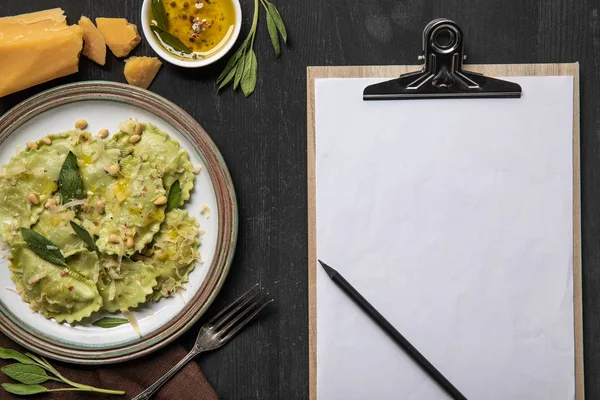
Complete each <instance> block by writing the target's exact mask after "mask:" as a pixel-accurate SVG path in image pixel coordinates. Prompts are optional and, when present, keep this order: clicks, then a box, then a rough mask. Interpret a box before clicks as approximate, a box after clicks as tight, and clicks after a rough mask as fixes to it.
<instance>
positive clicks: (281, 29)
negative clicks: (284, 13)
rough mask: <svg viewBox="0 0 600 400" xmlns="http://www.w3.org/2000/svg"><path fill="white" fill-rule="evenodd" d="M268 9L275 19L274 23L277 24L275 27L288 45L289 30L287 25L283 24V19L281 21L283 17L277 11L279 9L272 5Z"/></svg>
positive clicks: (269, 4)
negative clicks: (286, 27)
mask: <svg viewBox="0 0 600 400" xmlns="http://www.w3.org/2000/svg"><path fill="white" fill-rule="evenodd" d="M268 7H269V9H268V11H269V14H271V16H272V17H273V21H274V22H275V26H276V27H277V30H278V31H279V34H280V35H281V38H282V39H283V41H284V42H285V43H287V30H286V29H285V24H284V23H283V19H281V15H279V11H277V7H275V5H273V4H272V3H268Z"/></svg>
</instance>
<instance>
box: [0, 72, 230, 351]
mask: <svg viewBox="0 0 600 400" xmlns="http://www.w3.org/2000/svg"><path fill="white" fill-rule="evenodd" d="M86 85H92V86H93V87H92V88H89V89H94V88H95V89H96V90H100V91H104V92H108V93H109V94H108V95H107V96H102V95H97V96H94V95H93V93H94V90H91V93H92V95H82V93H83V92H85V88H86ZM74 91H75V93H73V92H74ZM69 92H70V93H71V96H72V100H73V101H70V102H66V103H65V102H64V96H61V93H69ZM48 93H49V94H48ZM111 93H112V94H111ZM127 93H134V95H135V96H142V97H146V98H147V99H154V100H159V101H160V102H162V104H159V105H158V107H165V106H167V107H168V108H170V109H171V111H172V112H174V113H175V115H176V116H179V117H182V118H178V119H177V122H176V123H174V121H173V120H172V118H171V117H172V114H169V113H165V112H164V110H161V109H155V108H153V107H154V106H157V105H156V104H154V103H153V102H149V106H147V107H146V106H145V108H146V109H144V108H141V107H140V106H139V104H136V103H137V102H136V101H134V99H130V98H127ZM123 95H125V97H119V98H115V97H114V96H123ZM40 96H42V97H44V96H45V97H46V101H43V102H40V103H39V104H38V105H37V107H38V108H37V110H38V111H39V113H37V115H28V114H27V112H26V111H27V107H23V106H22V105H19V106H17V107H15V109H13V110H11V111H9V113H7V115H5V116H3V117H2V119H0V132H1V131H2V129H1V128H2V127H3V122H4V123H5V124H4V125H6V122H7V120H8V119H14V117H11V115H10V114H11V113H13V114H17V118H19V116H20V118H21V122H22V121H25V122H24V123H23V122H22V123H21V124H19V126H18V127H16V128H14V126H15V125H14V123H13V125H12V126H13V129H9V130H10V132H9V133H8V134H6V132H3V133H2V134H1V137H2V138H3V141H2V142H0V164H1V165H4V164H6V163H7V162H8V161H9V160H10V158H11V157H13V156H14V155H15V154H16V149H23V148H24V147H25V144H26V143H27V142H28V141H35V140H38V139H39V138H41V137H43V136H45V135H47V134H51V133H60V132H64V131H68V130H71V129H73V127H74V123H75V121H76V120H78V119H85V120H87V121H88V127H87V128H86V130H89V131H90V132H92V133H93V134H95V133H96V132H97V131H98V130H99V129H101V128H107V129H108V130H109V131H110V132H111V134H112V133H115V132H118V125H119V123H121V122H123V121H125V120H127V119H128V118H135V119H137V120H138V121H140V122H149V123H152V124H154V125H156V126H157V127H158V128H159V129H160V130H162V131H164V132H167V133H168V134H169V135H170V136H171V137H173V138H174V139H176V140H177V141H178V142H179V143H180V144H181V146H182V147H183V148H184V149H185V150H186V151H187V152H188V154H189V158H190V161H191V162H192V164H193V165H197V164H199V165H202V170H201V172H200V173H199V174H198V175H197V176H196V181H195V187H194V190H193V192H192V195H191V199H190V201H188V202H187V203H186V204H185V206H184V208H185V209H186V210H187V211H188V212H189V213H190V215H193V216H194V217H195V218H196V219H197V220H198V221H199V222H200V227H201V229H203V230H204V231H205V232H206V233H205V235H204V236H203V238H202V244H201V246H200V251H201V257H202V262H201V263H198V264H197V265H196V268H195V269H194V271H193V272H192V273H191V274H190V281H189V283H187V284H186V285H185V290H182V291H180V292H179V293H178V295H175V297H171V298H168V299H162V300H160V301H159V302H152V301H150V302H148V303H147V304H145V305H144V306H142V307H141V308H139V309H137V310H135V311H134V313H133V314H134V315H135V318H136V320H137V322H138V324H139V328H140V331H141V334H142V336H141V337H140V336H139V335H138V334H137V333H136V332H135V331H134V329H133V328H132V326H131V325H129V324H127V325H121V326H119V327H116V328H111V329H104V328H99V327H95V326H93V325H91V322H93V321H95V320H97V319H99V318H101V317H103V316H106V315H109V314H102V313H97V314H94V315H93V316H92V317H91V318H89V319H88V320H87V321H86V323H85V324H74V325H69V324H66V323H63V324H59V323H57V322H56V321H54V320H48V319H46V318H44V317H43V316H42V315H41V314H39V313H35V312H33V311H31V310H30V309H29V305H28V304H27V303H25V302H23V301H22V300H21V298H20V296H19V295H18V294H17V293H16V292H15V291H14V283H13V282H12V281H11V279H10V272H9V270H8V265H9V262H8V260H2V261H0V282H2V283H0V285H1V286H0V311H2V312H3V314H4V316H7V317H8V319H6V318H4V319H1V318H0V327H1V325H2V324H3V323H5V324H7V323H8V324H11V323H12V324H11V325H16V328H18V329H17V332H16V337H15V336H14V335H11V336H12V337H13V339H15V340H17V341H19V342H20V343H21V344H23V345H25V346H26V347H29V348H31V349H32V350H35V351H38V352H42V353H44V352H45V354H46V355H47V356H49V357H54V358H60V359H64V360H66V361H75V362H79V361H82V362H93V361H94V360H96V361H98V360H99V359H100V360H103V361H105V362H111V361H120V360H121V359H128V358H131V357H134V356H136V355H139V354H140V353H146V352H147V350H148V349H156V348H158V347H161V346H162V345H164V344H166V343H165V342H168V341H170V340H173V339H174V338H175V337H176V336H178V335H179V334H181V333H182V332H183V331H184V330H185V329H187V328H188V327H189V326H190V325H191V324H190V323H189V322H192V323H193V321H195V320H196V319H197V318H198V317H199V314H201V313H202V312H203V311H204V310H205V309H206V307H208V305H209V304H210V302H211V301H212V299H213V298H214V296H215V295H216V292H217V291H218V290H219V288H220V286H221V284H222V280H223V279H224V277H225V275H226V272H227V270H228V268H229V264H230V261H231V256H232V255H233V247H234V245H235V236H236V232H237V229H236V228H237V215H236V212H235V196H234V195H233V187H232V185H231V181H230V178H229V175H228V173H227V170H226V169H225V166H224V164H223V162H222V160H218V161H219V162H218V164H219V165H215V162H214V158H211V157H210V156H209V157H207V154H205V153H206V152H204V153H203V149H201V148H199V147H200V146H202V143H200V146H199V142H198V139H208V136H207V135H206V134H205V132H204V131H203V130H202V128H201V127H200V126H199V125H198V124H197V123H196V125H197V126H196V127H195V129H196V131H195V132H190V129H189V127H183V129H182V126H181V125H180V121H181V119H185V120H190V119H191V117H190V116H189V115H187V114H185V113H184V112H183V110H181V109H179V108H178V107H176V106H174V105H173V104H171V103H170V102H168V101H167V100H165V99H162V98H159V97H158V96H157V95H155V94H151V93H150V92H147V91H142V90H139V89H137V88H132V87H130V86H125V85H120V84H113V83H102V82H94V83H80V84H74V85H67V86H66V87H63V88H58V89H52V90H51V91H49V92H46V93H44V94H42V95H40ZM48 96H50V98H51V99H54V101H55V102H56V105H54V106H52V107H50V108H48V109H46V110H40V109H39V108H40V107H41V108H47V107H46V106H45V105H46V104H48V101H49V100H48V99H49V97H48ZM32 100H34V99H31V100H28V102H31V101H32ZM60 103H64V104H60ZM182 113H183V114H185V115H183V114H182ZM183 117H184V118H183ZM192 121H193V120H192ZM9 122H11V121H9ZM186 122H189V121H186ZM11 123H12V122H11ZM198 128H200V130H199V131H198V130H197V129H198ZM199 133H200V134H202V133H204V135H205V136H206V137H204V138H197V137H196V136H197V135H198V134H199ZM0 140H1V139H0ZM208 140H209V142H208V144H209V145H211V146H212V147H213V148H212V149H210V150H211V151H213V152H214V151H216V152H217V153H216V154H217V158H219V157H220V155H219V154H218V151H217V150H216V147H214V144H212V142H211V141H210V139H208ZM215 169H217V170H218V171H215ZM214 172H220V174H216V175H215V173H214ZM223 173H224V174H223ZM211 175H212V176H211ZM224 177H225V182H223V178H224ZM215 179H216V180H218V181H219V185H215V182H213V180H215ZM216 186H218V187H216ZM223 187H225V188H228V189H229V190H230V191H229V193H228V194H225V196H223V193H222V189H223ZM204 205H207V206H208V209H209V210H210V213H206V212H204V213H203V212H202V211H201V209H202V207H203V206H204ZM232 211H233V214H231V213H232ZM222 213H224V214H229V215H228V217H229V218H223V216H224V215H221V214H222ZM224 220H229V222H228V223H229V228H232V229H231V232H230V233H229V234H227V235H226V236H228V237H226V238H224V237H223V235H222V233H223V232H220V229H221V228H223V227H224V225H223V222H224ZM232 220H233V221H232ZM220 222H221V223H220ZM225 229H226V230H228V229H227V227H226V226H225ZM220 234H221V236H220ZM219 239H221V240H219ZM223 239H225V240H223ZM223 246H226V247H227V249H223ZM218 247H220V248H218ZM223 252H225V253H227V254H226V255H227V256H226V257H225V259H223V257H222V255H223ZM219 254H220V255H221V257H216V255H219ZM217 258H219V259H218V260H217ZM223 262H224V263H223ZM211 269H212V270H213V272H214V270H215V269H219V270H220V271H219V272H220V273H219V274H218V275H219V276H220V279H218V280H217V281H214V280H213V281H214V282H212V284H211V282H208V281H207V276H208V275H209V271H211ZM203 290H204V291H208V292H210V293H208V295H206V293H205V295H204V296H202V295H201V294H202V293H201V292H202V291H203ZM199 301H200V302H202V303H203V304H190V303H197V302H199ZM190 307H192V308H193V309H195V310H197V312H196V313H195V314H192V315H189V314H190V313H189V311H190ZM186 315H188V316H187V317H186ZM111 316H122V315H118V314H117V315H111ZM182 318H187V319H188V321H187V322H188V323H186V324H183V325H182V328H180V329H178V330H177V331H176V332H172V333H171V334H169V335H166V336H165V335H164V333H165V332H166V331H168V330H169V329H168V328H170V327H172V325H173V324H174V322H181V321H180V320H181V319H182ZM3 321H4V322H3ZM13 328H15V326H13ZM22 331H24V332H22ZM8 333H9V335H10V333H11V332H8ZM32 338H33V339H37V340H34V341H33V342H32V341H31V339H32ZM157 338H161V341H160V342H158V343H156V340H157ZM40 340H41V341H42V342H41V343H40ZM144 343H145V344H146V345H147V346H143V344H144ZM45 344H51V345H52V346H58V347H57V348H58V349H62V350H65V349H67V350H69V349H70V350H75V351H77V350H78V351H83V352H84V354H88V355H89V357H87V356H86V357H83V358H84V359H83V360H81V359H80V358H81V356H76V355H75V354H68V357H66V358H65V357H64V356H63V357H57V354H55V351H56V349H57V348H56V347H50V348H46V346H45ZM141 344H142V346H140V345H141ZM140 347H141V349H140Z"/></svg>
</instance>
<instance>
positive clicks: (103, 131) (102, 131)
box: [98, 128, 108, 139]
mask: <svg viewBox="0 0 600 400" xmlns="http://www.w3.org/2000/svg"><path fill="white" fill-rule="evenodd" d="M107 136H108V129H105V128H104V129H100V130H99V131H98V137H99V138H100V139H104V138H106V137H107Z"/></svg>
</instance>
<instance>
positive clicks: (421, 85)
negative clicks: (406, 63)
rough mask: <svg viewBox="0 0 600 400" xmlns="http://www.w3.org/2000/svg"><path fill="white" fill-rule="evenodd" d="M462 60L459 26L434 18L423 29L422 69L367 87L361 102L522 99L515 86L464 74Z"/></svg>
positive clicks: (462, 39) (463, 57)
mask: <svg viewBox="0 0 600 400" xmlns="http://www.w3.org/2000/svg"><path fill="white" fill-rule="evenodd" d="M465 58H466V56H465V55H464V38H463V34H462V30H461V29H460V27H459V26H458V25H457V24H456V23H455V22H454V21H450V20H449V19H445V18H438V19H434V20H433V21H431V22H430V23H428V24H427V26H426V27H425V29H424V30H423V54H422V55H421V56H419V59H424V60H425V65H424V67H423V70H421V71H418V72H411V73H408V74H403V75H400V77H399V78H397V79H392V80H390V81H386V82H382V83H378V84H375V85H370V86H367V87H366V88H365V90H364V92H363V100H402V99H439V98H454V99H456V98H519V97H521V92H522V91H521V86H520V85H518V84H516V83H513V82H508V81H503V80H500V79H495V78H490V77H487V76H484V75H482V74H478V73H475V72H466V71H463V69H462V65H463V60H464V59H465Z"/></svg>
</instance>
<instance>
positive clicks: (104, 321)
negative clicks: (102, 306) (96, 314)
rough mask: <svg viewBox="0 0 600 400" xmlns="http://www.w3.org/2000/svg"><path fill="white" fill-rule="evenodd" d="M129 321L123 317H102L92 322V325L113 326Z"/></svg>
mask: <svg viewBox="0 0 600 400" xmlns="http://www.w3.org/2000/svg"><path fill="white" fill-rule="evenodd" d="M128 323H129V321H128V320H126V319H125V318H114V317H104V318H101V319H99V320H98V321H96V322H94V323H93V324H92V325H94V326H97V327H100V328H107V329H108V328H114V327H117V326H120V325H124V324H128Z"/></svg>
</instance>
